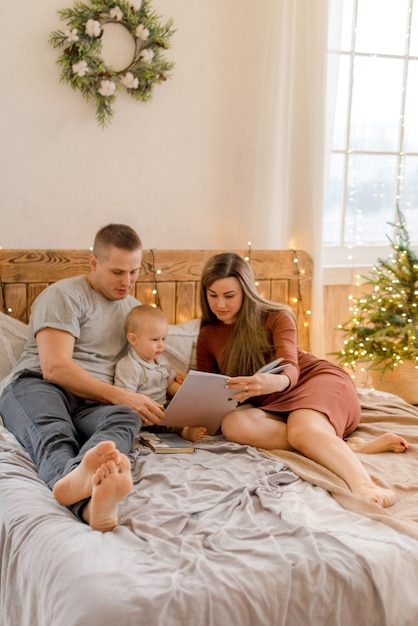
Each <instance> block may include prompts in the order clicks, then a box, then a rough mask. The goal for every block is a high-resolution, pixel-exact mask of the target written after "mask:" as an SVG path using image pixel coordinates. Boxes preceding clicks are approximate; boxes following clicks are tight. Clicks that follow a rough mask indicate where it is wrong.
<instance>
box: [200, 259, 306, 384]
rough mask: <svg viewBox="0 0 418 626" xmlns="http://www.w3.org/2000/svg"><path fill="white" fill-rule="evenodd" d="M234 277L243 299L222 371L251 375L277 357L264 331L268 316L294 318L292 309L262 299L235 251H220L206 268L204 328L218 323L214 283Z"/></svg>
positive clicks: (202, 283)
mask: <svg viewBox="0 0 418 626" xmlns="http://www.w3.org/2000/svg"><path fill="white" fill-rule="evenodd" d="M231 277H234V278H236V279H237V280H238V282H239V284H240V286H241V289H242V292H243V299H242V305H241V308H240V310H239V311H238V313H237V316H236V319H235V323H234V328H233V332H232V335H231V338H230V340H229V343H228V345H227V346H226V349H225V356H224V360H223V363H222V371H223V372H224V373H225V374H226V375H227V376H245V375H251V374H254V373H255V372H256V371H257V370H258V369H259V368H260V367H261V366H262V365H264V364H265V363H266V362H268V361H269V360H271V359H272V358H273V357H274V346H273V342H272V339H271V337H270V336H269V335H268V333H267V331H266V329H265V321H266V318H267V315H268V314H269V313H270V312H272V311H285V312H286V313H288V314H289V315H291V316H292V317H294V315H293V312H292V310H291V308H290V307H289V306H287V305H285V304H281V303H278V302H271V301H270V300H266V299H265V298H262V297H261V296H260V294H259V293H258V291H257V287H256V284H255V281H254V276H253V273H252V270H251V267H250V265H249V263H247V261H245V259H243V258H242V257H241V256H240V255H239V254H236V253H235V252H221V253H220V254H215V255H214V256H213V257H211V258H210V259H209V260H208V261H207V262H206V264H205V266H204V268H203V272H202V276H201V281H200V307H201V311H202V323H201V325H202V326H205V325H206V324H211V323H213V322H216V321H217V317H216V315H215V314H214V313H213V312H212V311H211V309H210V306H209V302H208V299H207V290H208V289H209V287H210V286H211V285H213V283H214V282H215V281H217V280H221V279H223V278H231Z"/></svg>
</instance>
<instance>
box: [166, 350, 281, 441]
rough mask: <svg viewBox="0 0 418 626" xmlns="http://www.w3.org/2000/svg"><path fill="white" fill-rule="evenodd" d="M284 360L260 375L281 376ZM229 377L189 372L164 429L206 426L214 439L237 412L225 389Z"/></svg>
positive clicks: (268, 364)
mask: <svg viewBox="0 0 418 626" xmlns="http://www.w3.org/2000/svg"><path fill="white" fill-rule="evenodd" d="M282 360H283V359H282V358H279V359H275V360H274V361H272V362H271V363H267V364H266V365H264V366H263V367H262V368H261V369H260V370H259V371H258V372H259V373H269V374H273V373H279V372H280V371H282V370H283V369H284V368H285V367H286V365H280V363H281V362H282ZM227 379H228V376H224V375H223V374H211V373H209V372H198V371H194V370H192V371H190V372H189V373H188V374H187V376H186V378H185V379H184V381H183V383H182V384H181V386H180V388H179V390H178V391H177V393H176V395H175V396H174V398H173V399H172V400H171V402H170V404H169V405H168V407H167V409H166V412H165V419H164V422H163V423H162V425H163V426H206V428H207V431H208V434H209V435H214V434H215V433H216V432H217V431H218V430H219V428H220V425H221V422H222V419H223V418H224V416H225V415H226V414H227V413H229V412H230V411H232V410H233V409H235V408H236V406H237V404H238V402H237V401H236V400H231V393H232V392H231V390H230V389H227V388H226V386H225V385H226V381H227Z"/></svg>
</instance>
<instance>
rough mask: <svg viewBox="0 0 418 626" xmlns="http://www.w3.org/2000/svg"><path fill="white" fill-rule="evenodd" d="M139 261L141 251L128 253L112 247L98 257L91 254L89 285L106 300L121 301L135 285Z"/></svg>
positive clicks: (139, 266) (139, 265) (140, 259)
mask: <svg viewBox="0 0 418 626" xmlns="http://www.w3.org/2000/svg"><path fill="white" fill-rule="evenodd" d="M141 261H142V250H141V249H138V250H134V251H133V252H129V251H127V250H120V249H119V248H115V247H114V246H112V247H111V248H108V249H107V250H106V253H105V254H100V255H99V257H96V255H95V254H93V253H92V254H91V255H90V273H89V280H90V284H91V285H92V287H93V289H95V290H96V291H97V292H99V293H101V294H102V296H104V297H105V298H107V299H108V300H123V299H124V298H126V297H127V296H128V295H129V294H130V292H131V290H132V288H133V286H134V285H135V281H136V279H137V278H138V274H139V270H140V268H141Z"/></svg>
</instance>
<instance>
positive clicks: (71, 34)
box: [64, 28, 79, 43]
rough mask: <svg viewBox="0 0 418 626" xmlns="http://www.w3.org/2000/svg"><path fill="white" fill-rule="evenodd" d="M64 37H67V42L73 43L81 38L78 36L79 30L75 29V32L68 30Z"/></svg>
mask: <svg viewBox="0 0 418 626" xmlns="http://www.w3.org/2000/svg"><path fill="white" fill-rule="evenodd" d="M64 35H65V36H66V37H67V42H68V43H72V42H73V41H78V40H79V36H78V35H77V29H76V28H73V30H66V31H65V33H64Z"/></svg>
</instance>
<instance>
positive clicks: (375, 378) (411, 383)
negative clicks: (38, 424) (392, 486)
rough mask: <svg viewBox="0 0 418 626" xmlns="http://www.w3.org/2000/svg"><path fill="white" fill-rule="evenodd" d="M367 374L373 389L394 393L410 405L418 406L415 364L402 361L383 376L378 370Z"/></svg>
mask: <svg viewBox="0 0 418 626" xmlns="http://www.w3.org/2000/svg"><path fill="white" fill-rule="evenodd" d="M369 374H370V376H371V380H372V384H373V387H374V388H375V389H379V390H380V391H387V392H388V393H394V394H396V395H397V396H400V397H401V398H403V399H404V400H406V402H409V403H410V404H418V368H417V367H415V362H413V361H404V363H402V365H398V366H397V367H395V368H394V369H393V370H386V372H385V373H384V374H383V376H382V372H381V371H378V370H370V371H369Z"/></svg>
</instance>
